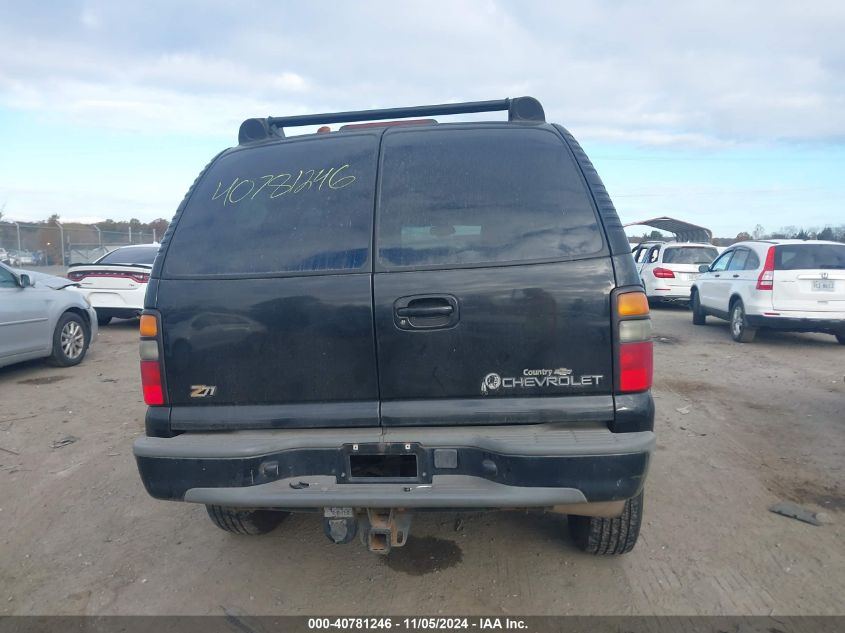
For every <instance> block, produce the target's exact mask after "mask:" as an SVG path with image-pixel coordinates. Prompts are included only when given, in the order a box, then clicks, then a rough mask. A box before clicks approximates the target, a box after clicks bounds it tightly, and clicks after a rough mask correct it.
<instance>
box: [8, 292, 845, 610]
mask: <svg viewBox="0 0 845 633" xmlns="http://www.w3.org/2000/svg"><path fill="white" fill-rule="evenodd" d="M709 321H711V323H710V324H709V325H708V326H706V327H695V326H693V325H692V324H691V319H690V314H689V312H687V311H684V310H681V309H677V308H663V309H656V310H655V311H654V324H655V330H656V334H655V353H656V379H655V392H654V393H655V397H656V402H657V407H658V408H657V420H656V430H657V433H658V450H657V452H656V454H655V459H654V462H653V465H652V468H651V472H650V474H649V480H648V483H647V488H646V507H645V521H644V525H643V533H642V536H641V538H640V542H639V544H638V545H637V547H636V548H635V549H634V551H633V552H632V553H631V554H628V555H626V556H623V557H619V558H592V557H589V556H586V555H584V554H582V553H580V552H578V551H577V550H576V549H575V548H574V547H573V545H572V543H571V542H570V540H569V538H568V536H567V534H566V530H565V527H566V526H565V521H566V519H565V518H562V517H557V516H552V515H543V514H522V513H489V514H461V515H457V514H423V515H419V516H417V517H415V519H414V525H413V528H412V535H413V536H412V539H411V540H410V541H409V544H408V545H407V546H406V547H405V548H403V549H399V550H395V551H394V552H393V553H392V554H391V555H390V556H389V557H387V558H383V557H379V556H377V555H374V554H370V553H368V552H367V551H366V550H365V548H364V547H363V546H361V545H360V544H358V543H357V542H356V543H355V544H352V545H346V546H335V545H332V544H330V543H329V542H328V541H327V540H326V539H325V537H324V536H323V535H322V532H321V526H320V519H319V517H318V516H317V515H294V516H293V517H291V518H289V519H288V520H287V521H286V522H284V523H282V525H281V526H280V527H279V528H278V529H277V530H276V531H275V532H273V533H271V534H269V535H266V536H262V537H236V536H233V535H229V534H227V533H224V532H222V531H220V530H218V529H217V528H215V527H214V526H213V525H212V524H211V522H210V521H209V520H208V518H207V517H206V515H205V509H204V508H202V507H198V506H194V505H188V504H177V503H169V502H164V501H156V500H153V499H151V498H149V497H148V496H147V494H146V493H145V491H144V489H143V487H142V486H141V483H140V481H139V479H138V475H137V472H136V470H135V464H134V461H133V459H132V452H131V446H132V440H133V439H134V438H135V437H136V436H137V435H138V434H140V433H142V430H143V416H144V406H143V404H142V402H141V398H140V393H139V384H138V370H137V364H138V363H137V335H136V327H137V323H136V322H131V321H126V322H115V323H114V324H113V325H111V326H108V327H105V328H102V330H101V336H100V340H99V341H98V342H97V344H96V345H95V346H94V347H93V348H92V349H91V352H90V355H89V356H88V358H87V359H86V360H85V362H84V363H83V364H82V365H81V366H79V367H75V368H69V369H57V368H50V367H46V366H45V365H44V364H43V363H40V362H32V363H25V364H22V365H18V366H15V367H7V368H5V369H0V614H86V615H95V614H97V615H99V614H222V613H223V610H224V609H227V610H229V612H234V613H249V614H343V615H351V614H386V613H390V614H420V613H425V614H437V613H443V614H503V615H505V614H685V615H690V614H713V615H715V614H720V615H721V614H745V615H751V614H755V615H756V614H760V615H769V614H778V615H782V614H828V615H829V614H845V599H843V591H842V588H843V586H845V530H843V526H845V514H843V510H845V472H843V466H845V454H843V453H845V385H844V384H843V381H844V380H845V377H844V375H845V348H843V347H842V346H840V345H837V344H836V342H835V340H834V339H833V337H830V336H822V335H810V334H775V333H772V334H765V333H764V334H761V335H760V336H759V337H758V339H757V340H756V341H755V342H754V343H753V344H750V345H740V344H736V343H733V342H732V341H731V340H730V337H729V335H728V329H727V324H725V323H724V322H717V321H715V320H714V319H709ZM67 438H77V439H75V440H72V441H71V443H68V444H66V445H64V446H60V447H57V448H54V447H53V446H54V442H55V443H57V444H56V445H57V446H58V445H59V444H61V443H62V441H63V440H65V439H67ZM780 500H790V501H794V502H797V503H800V504H802V505H804V506H806V507H807V508H809V509H811V510H814V511H824V512H825V513H826V515H827V520H828V523H826V524H824V525H822V526H819V527H815V526H812V525H808V524H805V523H801V522H798V521H796V520H793V519H789V518H785V517H782V516H779V515H775V514H772V513H770V512H769V511H768V510H767V508H768V507H769V506H770V505H772V504H773V503H775V502H777V501H780Z"/></svg>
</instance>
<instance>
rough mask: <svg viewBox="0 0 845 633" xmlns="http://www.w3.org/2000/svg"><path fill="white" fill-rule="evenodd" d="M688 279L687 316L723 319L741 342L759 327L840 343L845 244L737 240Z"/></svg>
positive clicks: (844, 334) (844, 326)
mask: <svg viewBox="0 0 845 633" xmlns="http://www.w3.org/2000/svg"><path fill="white" fill-rule="evenodd" d="M701 273H702V274H701V276H700V277H699V278H698V279H696V280H695V282H694V283H693V284H692V291H691V295H690V307H691V308H692V322H693V323H695V324H696V325H704V321H705V319H706V317H707V315H708V314H711V315H713V316H717V317H719V318H722V319H727V320H729V321H730V323H731V336H732V337H733V339H734V340H735V341H739V342H740V343H749V342H751V341H752V340H754V335H755V334H756V333H757V329H758V328H761V327H765V328H773V329H778V330H791V331H794V332H824V333H827V334H833V335H834V336H835V337H836V340H837V341H839V343H841V344H843V345H845V244H841V243H838V242H824V241H805V240H760V241H752V242H739V243H738V244H734V245H733V246H731V247H730V248H729V249H727V250H726V251H725V252H724V253H722V255H721V256H719V258H718V259H716V261H714V262H713V263H712V264H711V265H710V266H709V267H705V266H702V267H701Z"/></svg>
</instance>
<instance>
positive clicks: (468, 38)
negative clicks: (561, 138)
mask: <svg viewBox="0 0 845 633" xmlns="http://www.w3.org/2000/svg"><path fill="white" fill-rule="evenodd" d="M0 38H2V40H0V41H2V44H3V46H2V47H3V53H2V55H0V130H2V150H0V207H3V205H5V211H4V213H5V215H6V217H7V218H12V219H17V220H35V219H42V218H44V217H46V216H48V215H49V214H51V213H58V214H59V215H60V216H61V217H62V218H63V219H65V220H68V221H71V220H75V219H83V220H88V219H90V220H97V219H104V218H114V219H120V218H122V219H128V218H130V217H137V218H139V219H141V220H145V221H146V220H152V219H154V218H157V217H167V218H169V217H171V216H172V214H173V211H174V210H175V208H176V205H177V204H178V202H179V200H180V199H181V197H182V196H183V194H184V191H185V190H186V189H187V187H188V186H189V185H190V183H191V182H192V181H193V179H194V177H195V176H196V174H197V172H198V171H199V170H200V169H201V168H202V167H203V166H204V165H205V163H206V162H207V161H208V159H209V158H210V157H211V156H213V155H214V154H216V153H217V152H218V151H219V150H220V149H222V148H224V147H227V146H230V145H232V144H234V143H236V135H237V128H238V125H239V124H240V122H241V121H242V120H243V119H244V118H248V117H252V116H265V115H268V114H272V115H286V114H299V113H308V112H324V111H335V110H349V109H365V108H377V107H390V106H402V105H414V104H422V103H443V102H449V101H468V100H479V99H496V98H503V97H507V96H519V95H525V94H528V95H532V96H535V97H537V98H539V99H540V101H541V102H542V103H543V105H544V107H545V109H546V114H547V118H548V119H549V120H552V121H556V122H559V123H562V124H563V125H564V126H566V127H568V128H569V129H570V131H572V132H573V133H574V134H575V136H576V137H577V138H578V139H579V140H580V141H581V142H582V144H583V145H584V146H585V149H586V150H587V152H588V154H589V155H590V156H591V158H592V159H593V162H594V163H596V166H597V167H598V170H599V173H600V174H601V175H602V177H603V179H604V181H605V184H606V185H607V186H608V189H609V190H610V193H611V195H612V196H613V198H614V201H615V203H616V206H617V208H618V210H619V213H620V216H621V217H622V219H623V221H625V222H630V221H634V220H639V219H644V218H647V217H653V216H656V215H663V214H669V215H673V216H675V217H680V218H684V219H687V220H689V221H692V222H697V223H701V224H704V225H705V226H709V227H711V228H713V229H714V231H715V232H716V234H718V235H725V236H732V235H735V234H736V233H737V232H739V231H741V230H751V229H753V228H754V225H755V224H762V225H763V226H764V227H765V228H767V229H769V230H773V229H776V228H778V227H782V226H786V225H803V226H808V227H809V226H817V227H821V226H824V225H826V224H845V2H841V1H839V0H837V1H831V2H821V1H818V2H816V1H810V2H801V3H798V2H787V1H783V2H772V1H768V2H753V1H744V2H735V1H721V0H710V1H708V2H694V3H693V2H690V3H684V2H672V1H669V0H667V1H664V2H656V1H655V2H650V1H648V0H646V1H637V2H633V1H631V2H626V1H623V0H612V1H606V2H583V1H580V2H561V1H558V2H533V1H532V2H503V1H485V0H478V1H458V0H453V1H451V2H436V1H429V2H424V3H413V4H412V3H407V4H406V3H398V2H368V1H362V2H344V3H341V2H318V1H314V0H312V1H311V2H308V3H294V2H269V1H265V2H251V1H249V0H238V1H237V2H232V1H231V0H225V1H220V2H212V1H203V2H176V1H173V0H171V1H168V2H143V3H136V2H132V3H130V2H117V1H110V2H106V1H103V2H99V1H90V2H71V1H67V2H58V1H49V0H47V1H45V2H40V3H21V2H17V1H14V0H0ZM492 116H493V117H495V116H496V115H492Z"/></svg>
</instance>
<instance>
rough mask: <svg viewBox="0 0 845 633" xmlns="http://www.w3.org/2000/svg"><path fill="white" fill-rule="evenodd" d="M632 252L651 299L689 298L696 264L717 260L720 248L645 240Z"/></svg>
mask: <svg viewBox="0 0 845 633" xmlns="http://www.w3.org/2000/svg"><path fill="white" fill-rule="evenodd" d="M632 254H633V256H634V261H635V262H636V264H637V270H638V271H639V273H640V280H641V282H642V284H643V288H645V293H646V296H647V297H648V298H649V299H650V300H655V299H666V300H672V301H689V298H690V288H691V287H692V282H693V281H694V280H695V279H697V278H698V276H699V274H700V273H699V267H700V266H701V265H702V264H709V263H710V262H712V261H713V260H714V259H716V256H717V255H718V254H719V251H718V250H717V249H716V247H715V246H713V245H712V244H693V243H688V242H668V243H664V242H644V243H642V244H639V245H638V246H637V247H635V248H634V250H633V251H632Z"/></svg>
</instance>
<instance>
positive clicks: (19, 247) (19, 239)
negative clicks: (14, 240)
mask: <svg viewBox="0 0 845 633" xmlns="http://www.w3.org/2000/svg"><path fill="white" fill-rule="evenodd" d="M13 224H14V225H15V228H17V230H18V251H20V250H21V225H20V224H18V223H17V222H13Z"/></svg>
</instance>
